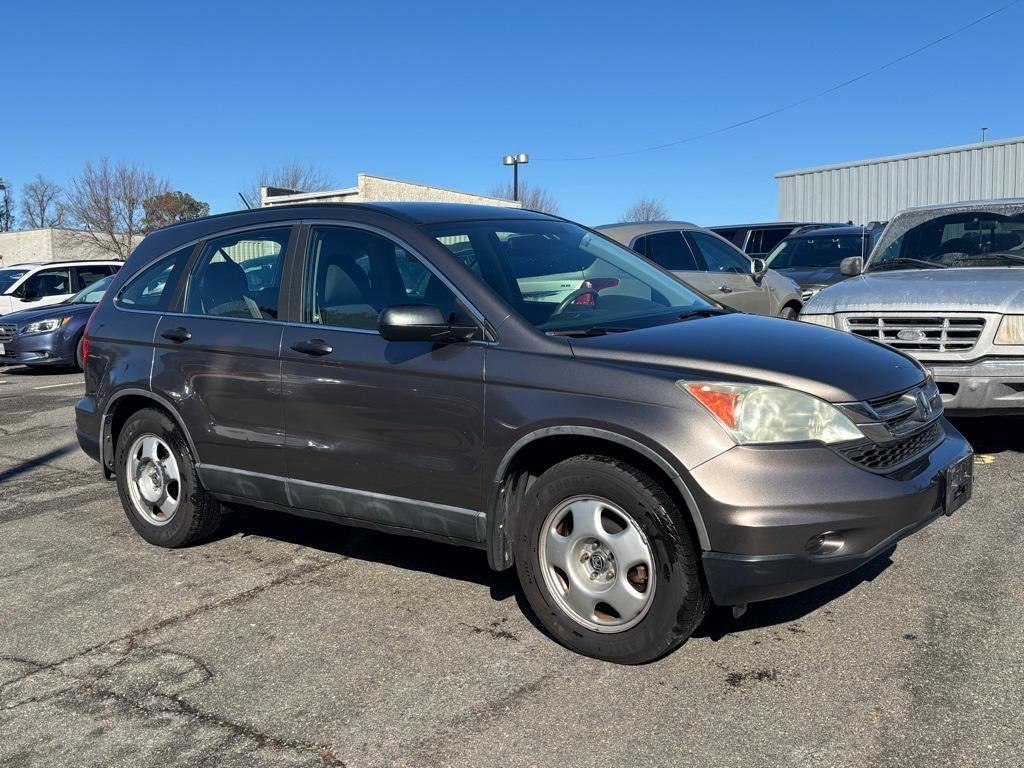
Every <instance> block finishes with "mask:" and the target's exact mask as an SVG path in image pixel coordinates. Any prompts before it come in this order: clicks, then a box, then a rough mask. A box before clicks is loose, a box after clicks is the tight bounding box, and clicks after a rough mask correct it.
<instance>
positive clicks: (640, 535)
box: [516, 456, 709, 664]
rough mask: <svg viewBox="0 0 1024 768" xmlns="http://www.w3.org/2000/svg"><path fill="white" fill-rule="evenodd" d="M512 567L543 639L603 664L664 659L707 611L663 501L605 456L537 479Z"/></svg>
mask: <svg viewBox="0 0 1024 768" xmlns="http://www.w3.org/2000/svg"><path fill="white" fill-rule="evenodd" d="M516 564H517V569H518V572H519V579H520V582H521V583H522V586H523V590H524V592H525V593H526V597H527V599H528V600H529V602H530V605H531V607H532V608H533V610H534V612H535V613H536V614H537V616H538V618H539V619H540V621H541V622H542V623H543V624H544V626H545V627H546V628H547V629H548V630H549V631H550V632H551V634H552V635H554V636H555V638H556V639H557V640H558V641H559V642H561V643H562V644H564V645H566V646H567V647H569V648H571V649H572V650H575V651H577V652H579V653H582V654H585V655H587V656H593V657H595V658H599V659H604V660H606V661H613V662H617V663H621V664H640V663H644V662H648V661H653V660H654V659H657V658H659V657H661V656H663V655H665V654H666V653H668V652H669V651H671V650H673V649H675V648H676V647H678V646H679V645H681V644H682V643H683V642H684V641H685V640H686V639H687V638H688V637H689V636H690V634H691V633H692V632H693V630H694V629H696V628H697V626H698V625H699V624H700V622H701V620H702V619H703V618H704V614H705V613H706V612H707V608H708V604H709V596H708V590H707V587H706V586H705V584H704V580H703V576H702V574H701V572H700V557H699V553H698V551H697V548H696V547H695V546H694V543H693V540H692V538H691V536H690V535H689V532H688V530H687V528H686V525H685V523H684V522H683V519H682V517H681V515H680V511H679V510H678V509H677V508H676V505H675V504H674V503H673V502H672V499H671V498H670V497H669V496H668V494H667V493H666V492H665V490H664V489H663V488H661V486H660V485H658V484H657V483H656V482H655V481H654V480H652V479H651V478H650V477H648V476H647V475H646V474H645V473H643V472H641V471H640V470H638V469H637V468H635V467H633V466H631V465H629V464H627V463H625V462H622V461H619V460H616V459H612V458H609V457H605V456H577V457H574V458H571V459H566V460H565V461H562V462H560V463H558V464H556V465H555V466H553V467H551V468H550V469H548V470H547V471H545V472H544V473H543V474H542V475H541V476H540V477H539V478H537V480H536V482H535V483H534V484H533V487H532V488H531V489H530V491H529V494H528V497H527V500H526V504H525V508H524V510H523V518H522V520H521V525H520V533H519V537H518V540H517V551H516Z"/></svg>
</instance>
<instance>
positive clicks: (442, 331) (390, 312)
mask: <svg viewBox="0 0 1024 768" xmlns="http://www.w3.org/2000/svg"><path fill="white" fill-rule="evenodd" d="M377 327H378V329H379V330H380V335H381V336H383V337H384V338H385V339H386V340H387V341H433V342H435V343H438V344H447V343H449V342H454V341H469V340H470V339H472V338H473V336H475V335H476V332H477V327H476V326H475V325H461V324H456V323H450V322H448V320H446V319H445V316H444V315H442V314H441V310H440V309H438V308H437V307H434V306H431V305H429V304H396V305H395V306H392V307H385V308H384V309H382V310H381V312H380V316H379V317H378V318H377Z"/></svg>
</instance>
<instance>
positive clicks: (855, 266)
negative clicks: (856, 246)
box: [839, 256, 864, 277]
mask: <svg viewBox="0 0 1024 768" xmlns="http://www.w3.org/2000/svg"><path fill="white" fill-rule="evenodd" d="M839 271H840V272H841V273H842V274H844V275H846V276H847V277H856V276H857V275H859V274H861V273H863V272H864V257H862V256H847V257H846V258H845V259H843V260H842V261H841V262H839Z"/></svg>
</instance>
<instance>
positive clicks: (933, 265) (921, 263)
mask: <svg viewBox="0 0 1024 768" xmlns="http://www.w3.org/2000/svg"><path fill="white" fill-rule="evenodd" d="M894 264H911V265H913V266H915V267H926V268H929V269H948V267H947V266H946V265H945V264H939V263H938V262H937V261H925V260H924V259H912V258H910V257H909V256H900V257H899V258H898V259H892V260H891V261H883V262H880V263H878V264H872V265H871V269H870V270H869V271H871V272H874V271H875V270H876V269H885V268H886V267H891V266H893V265H894Z"/></svg>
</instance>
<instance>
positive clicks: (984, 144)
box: [775, 136, 1024, 179]
mask: <svg viewBox="0 0 1024 768" xmlns="http://www.w3.org/2000/svg"><path fill="white" fill-rule="evenodd" d="M1007 144H1024V136H1014V137H1012V138H1009V139H994V140H992V141H979V142H975V143H974V144H961V145H959V146H956V147H943V148H940V149H926V150H921V151H919V152H907V153H905V154H902V155H885V156H883V157H873V158H869V159H867V160H855V161H852V162H847V163H831V164H829V165H815V166H812V167H809V168H798V169H796V170H793V171H780V172H779V173H776V174H775V178H776V179H781V178H785V177H788V176H803V175H804V174H808V173H818V172H820V171H838V170H841V169H843V168H860V167H863V166H865V165H876V164H878V163H889V162H893V161H894V160H913V159H914V158H918V157H929V156H931V155H947V154H950V153H953V152H967V151H970V150H975V149H984V148H988V147H998V146H1005V145H1007Z"/></svg>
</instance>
